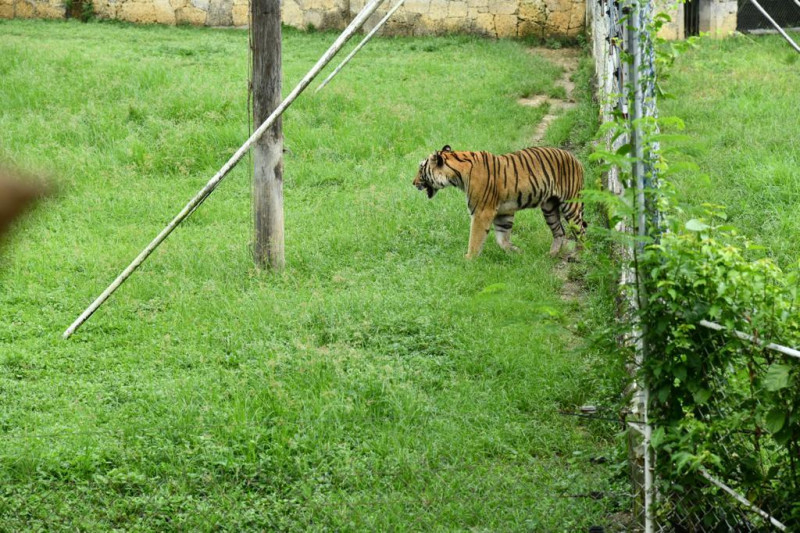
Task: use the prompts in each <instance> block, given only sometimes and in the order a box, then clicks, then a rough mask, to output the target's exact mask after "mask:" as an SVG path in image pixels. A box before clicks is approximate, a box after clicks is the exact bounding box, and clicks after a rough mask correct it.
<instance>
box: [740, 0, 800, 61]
mask: <svg viewBox="0 0 800 533" xmlns="http://www.w3.org/2000/svg"><path fill="white" fill-rule="evenodd" d="M750 1H751V2H752V3H753V5H754V6H756V7H757V8H758V10H759V11H761V14H762V15H764V17H765V18H766V19H767V20H768V21H769V22H770V24H772V25H773V26H775V29H776V30H778V33H780V34H781V35H783V38H784V39H786V40H787V41H788V43H789V44H790V45H792V48H794V49H795V50H796V51H797V52H798V53H800V46H797V43H796V42H794V41H793V40H792V38H791V37H789V35H788V34H787V33H786V32H785V31H783V28H781V27H780V26H779V25H778V23H777V22H775V21H774V20H773V19H772V17H770V16H769V13H767V12H766V10H765V9H764V8H763V7H761V4H759V3H758V2H757V1H756V0H750ZM795 2H797V0H795ZM798 5H800V3H798Z"/></svg>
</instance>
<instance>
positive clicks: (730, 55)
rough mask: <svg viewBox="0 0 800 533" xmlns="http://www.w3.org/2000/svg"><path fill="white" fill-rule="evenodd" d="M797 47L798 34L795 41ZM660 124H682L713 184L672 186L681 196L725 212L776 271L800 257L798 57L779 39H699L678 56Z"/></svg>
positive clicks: (694, 181)
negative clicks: (665, 120)
mask: <svg viewBox="0 0 800 533" xmlns="http://www.w3.org/2000/svg"><path fill="white" fill-rule="evenodd" d="M793 35H794V38H795V40H797V39H798V38H800V34H797V33H795V34H793ZM665 88H666V90H667V91H668V92H670V93H672V94H673V95H674V96H675V98H674V99H669V100H662V101H661V103H660V111H661V114H662V116H677V117H680V118H681V119H683V120H684V121H685V123H686V131H685V132H684V133H686V134H688V135H689V136H690V138H691V139H690V141H689V143H688V144H687V146H686V148H687V149H688V150H689V151H690V152H691V153H692V156H691V159H692V160H693V161H694V162H696V163H697V164H698V165H699V166H700V170H701V172H702V173H704V174H706V175H707V178H704V179H703V178H698V175H697V173H696V172H686V173H684V174H681V175H679V176H678V177H677V179H676V184H677V185H678V192H679V198H681V199H683V200H684V201H685V202H687V203H689V204H692V205H695V206H697V205H699V204H700V203H702V202H712V203H716V204H722V205H724V206H726V210H727V213H728V215H729V216H730V220H731V222H732V223H733V224H735V225H736V226H738V227H739V228H740V229H741V230H742V231H743V232H744V233H745V234H746V235H747V236H748V237H750V238H751V239H753V240H754V241H755V242H756V243H758V244H760V245H762V246H764V247H765V248H766V249H767V253H768V254H769V255H770V256H772V257H774V258H775V259H776V260H777V261H778V262H779V263H780V264H783V265H788V264H792V263H796V262H797V261H798V259H800V241H799V240H798V239H797V236H798V235H800V209H798V206H800V173H798V169H799V168H800V113H796V112H795V110H796V109H797V104H798V101H800V56H798V54H797V53H796V52H795V51H793V50H792V49H791V48H790V46H789V45H788V44H787V43H786V41H784V40H783V38H782V37H780V36H778V35H772V36H752V37H739V38H732V39H724V40H711V39H706V40H703V41H702V42H701V44H700V46H699V48H697V49H696V50H693V51H691V52H689V53H688V54H686V55H684V56H683V57H681V58H679V60H678V62H677V63H676V65H675V67H674V68H673V69H672V77H671V78H670V80H669V81H668V82H667V83H666V84H665Z"/></svg>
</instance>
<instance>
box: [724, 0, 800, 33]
mask: <svg viewBox="0 0 800 533" xmlns="http://www.w3.org/2000/svg"><path fill="white" fill-rule="evenodd" d="M758 3H759V4H760V5H761V7H763V8H764V11H766V12H767V13H769V16H770V17H772V18H773V19H774V20H775V22H777V23H778V25H779V26H780V27H781V28H784V29H786V28H800V7H798V5H797V4H796V3H795V2H794V1H793V0H758ZM736 29H737V30H738V31H741V32H747V31H753V30H774V29H775V27H774V26H773V25H772V24H770V23H769V21H768V20H767V19H766V17H764V15H763V14H761V11H759V10H758V8H757V7H756V6H754V5H753V3H752V2H751V1H750V0H739V14H738V17H737V21H736Z"/></svg>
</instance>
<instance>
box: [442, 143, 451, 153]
mask: <svg viewBox="0 0 800 533" xmlns="http://www.w3.org/2000/svg"><path fill="white" fill-rule="evenodd" d="M441 151H442V152H452V151H453V149H452V148H450V145H449V144H445V145H444V147H442V150H441Z"/></svg>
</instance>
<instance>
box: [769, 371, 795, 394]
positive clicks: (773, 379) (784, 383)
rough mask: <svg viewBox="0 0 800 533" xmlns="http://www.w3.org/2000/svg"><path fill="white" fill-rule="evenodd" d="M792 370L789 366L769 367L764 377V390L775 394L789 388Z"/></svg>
mask: <svg viewBox="0 0 800 533" xmlns="http://www.w3.org/2000/svg"><path fill="white" fill-rule="evenodd" d="M790 370H791V367H790V366H788V365H772V366H771V367H769V368H768V369H767V373H766V374H765V375H764V388H766V389H767V390H768V391H772V392H775V391H778V390H781V389H785V388H786V387H788V386H789V371H790Z"/></svg>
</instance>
